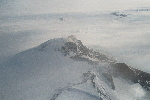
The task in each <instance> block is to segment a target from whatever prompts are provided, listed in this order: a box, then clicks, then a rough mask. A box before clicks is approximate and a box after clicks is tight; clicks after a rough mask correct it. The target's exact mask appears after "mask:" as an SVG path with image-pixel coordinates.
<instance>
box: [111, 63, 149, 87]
mask: <svg viewBox="0 0 150 100" xmlns="http://www.w3.org/2000/svg"><path fill="white" fill-rule="evenodd" d="M111 67H113V69H114V70H113V76H115V77H123V78H124V79H126V80H130V81H132V82H134V83H139V84H140V85H141V86H142V87H143V88H145V89H147V90H150V74H149V73H146V72H143V71H140V70H138V69H134V68H131V67H129V66H127V65H126V64H125V63H116V64H111Z"/></svg>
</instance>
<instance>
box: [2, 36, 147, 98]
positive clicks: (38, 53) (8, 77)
mask: <svg viewBox="0 0 150 100" xmlns="http://www.w3.org/2000/svg"><path fill="white" fill-rule="evenodd" d="M66 41H67V40H66V39H64V38H58V39H52V40H49V41H47V42H45V43H43V44H41V45H39V46H37V47H35V48H32V49H29V50H26V51H24V52H21V53H19V54H17V55H15V56H14V57H12V58H11V59H10V60H9V61H7V63H6V64H5V65H4V66H3V67H1V69H2V70H0V81H1V82H0V84H1V87H0V90H1V91H0V94H1V95H0V96H1V99H2V100H149V99H148V98H149V95H148V94H149V92H146V91H145V90H144V89H143V88H142V87H141V86H140V85H138V84H131V83H130V82H127V81H125V80H123V79H119V78H117V79H116V78H113V79H114V83H115V86H116V89H115V90H112V89H111V88H110V86H109V85H108V84H109V83H108V82H107V81H106V79H104V78H103V77H102V76H101V74H100V72H103V71H105V69H106V68H107V66H108V64H107V63H101V62H100V63H99V64H98V65H97V66H95V65H92V64H89V63H88V62H86V61H76V60H73V59H70V55H67V56H64V55H63V53H62V52H61V50H60V49H61V47H62V46H64V44H65V43H66ZM72 55H73V54H72ZM88 72H90V73H91V75H92V74H93V75H96V77H95V78H94V79H93V82H95V86H96V88H94V86H93V84H92V80H91V79H90V78H89V76H90V75H89V76H86V77H84V75H83V74H84V73H88ZM97 89H99V90H100V91H101V92H100V93H99V92H98V90H97Z"/></svg>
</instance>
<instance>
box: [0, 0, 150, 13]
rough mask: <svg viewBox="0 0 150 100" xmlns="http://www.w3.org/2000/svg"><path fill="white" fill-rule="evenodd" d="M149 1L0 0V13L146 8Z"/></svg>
mask: <svg viewBox="0 0 150 100" xmlns="http://www.w3.org/2000/svg"><path fill="white" fill-rule="evenodd" d="M149 4H150V1H149V0H1V1H0V13H1V15H5V14H34V13H35V14H39V13H40V14H41V13H65V12H93V11H103V10H117V9H119V10H120V9H129V8H136V7H148V6H149Z"/></svg>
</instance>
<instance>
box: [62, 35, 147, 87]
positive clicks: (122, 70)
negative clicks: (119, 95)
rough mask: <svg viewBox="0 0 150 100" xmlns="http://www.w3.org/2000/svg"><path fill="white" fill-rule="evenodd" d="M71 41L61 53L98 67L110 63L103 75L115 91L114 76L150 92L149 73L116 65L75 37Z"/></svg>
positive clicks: (124, 65) (122, 64) (110, 59)
mask: <svg viewBox="0 0 150 100" xmlns="http://www.w3.org/2000/svg"><path fill="white" fill-rule="evenodd" d="M69 40H70V41H67V42H66V43H65V45H64V46H62V48H61V52H62V53H63V54H64V56H66V55H70V53H71V52H73V53H74V55H70V58H71V59H74V60H79V61H86V62H88V63H90V64H96V65H98V63H99V62H106V63H108V65H109V66H110V69H107V72H103V73H102V75H103V76H104V78H105V79H106V80H107V81H108V82H109V83H110V87H111V88H112V89H113V90H115V84H114V82H113V77H112V76H114V77H122V78H123V79H125V80H127V81H131V82H133V83H139V84H140V85H141V86H142V87H143V88H145V89H147V90H150V74H149V73H146V72H143V71H140V70H138V69H135V68H131V67H130V66H128V65H126V64H125V63H116V61H115V59H113V58H111V57H108V56H106V55H105V54H102V53H99V52H96V51H94V50H92V49H89V48H88V47H86V46H84V45H83V44H82V42H81V41H80V40H77V39H76V38H75V37H74V36H70V37H69ZM93 59H94V60H93Z"/></svg>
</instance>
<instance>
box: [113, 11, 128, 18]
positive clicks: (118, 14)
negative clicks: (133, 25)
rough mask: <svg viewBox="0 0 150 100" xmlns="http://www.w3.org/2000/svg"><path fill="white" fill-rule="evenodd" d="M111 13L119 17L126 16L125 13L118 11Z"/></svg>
mask: <svg viewBox="0 0 150 100" xmlns="http://www.w3.org/2000/svg"><path fill="white" fill-rule="evenodd" d="M111 15H114V16H120V17H127V15H125V14H120V13H119V12H113V13H111Z"/></svg>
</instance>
